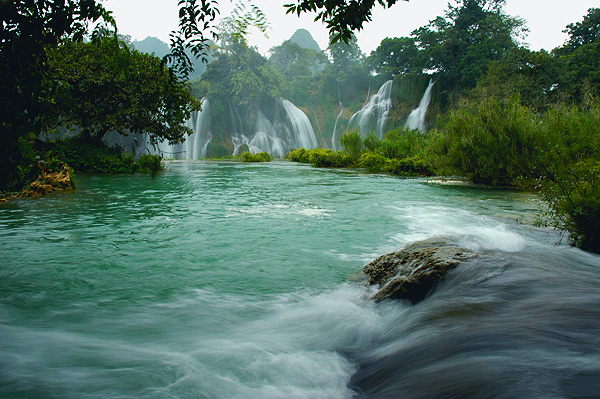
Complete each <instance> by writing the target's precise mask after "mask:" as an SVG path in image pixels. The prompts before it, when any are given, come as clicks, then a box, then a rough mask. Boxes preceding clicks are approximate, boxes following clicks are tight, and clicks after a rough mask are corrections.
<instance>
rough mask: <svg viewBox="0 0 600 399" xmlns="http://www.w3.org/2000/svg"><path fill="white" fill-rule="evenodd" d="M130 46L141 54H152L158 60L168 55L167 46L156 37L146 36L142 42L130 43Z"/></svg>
mask: <svg viewBox="0 0 600 399" xmlns="http://www.w3.org/2000/svg"><path fill="white" fill-rule="evenodd" d="M131 45H132V46H133V47H134V48H135V49H136V50H138V51H141V52H142V53H149V54H152V53H154V55H155V56H157V57H160V58H162V57H164V56H165V55H167V54H169V45H168V44H167V43H165V42H163V41H162V40H160V39H158V38H156V37H151V36H148V37H147V38H145V39H144V40H140V41H137V40H136V41H134V42H132V43H131Z"/></svg>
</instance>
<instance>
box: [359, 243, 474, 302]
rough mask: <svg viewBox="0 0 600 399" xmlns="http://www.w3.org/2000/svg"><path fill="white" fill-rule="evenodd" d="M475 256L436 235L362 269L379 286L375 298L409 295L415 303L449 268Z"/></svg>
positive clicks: (407, 297) (376, 299)
mask: <svg viewBox="0 0 600 399" xmlns="http://www.w3.org/2000/svg"><path fill="white" fill-rule="evenodd" d="M475 256H476V254H475V253H474V252H471V251H469V250H468V249H465V248H460V247H458V246H455V245H453V244H451V243H449V242H448V240H445V239H444V238H434V239H429V240H425V241H419V242H415V243H413V244H410V245H408V246H406V247H404V248H403V249H401V250H400V251H397V252H392V253H389V254H386V255H382V256H380V257H379V258H377V259H375V260H374V261H373V262H371V263H369V264H368V265H366V266H365V267H364V269H363V272H364V273H365V274H366V275H367V276H368V277H369V284H379V286H380V289H379V291H378V292H377V293H376V294H375V295H374V296H373V298H372V299H374V300H375V301H381V300H384V299H408V300H410V301H411V302H412V303H413V304H415V303H417V302H420V301H422V300H423V299H424V298H425V297H426V296H427V294H428V293H429V292H431V291H432V290H433V289H434V287H435V286H436V285H437V283H438V282H439V281H440V280H442V279H443V278H444V276H445V275H446V273H447V272H448V271H450V270H452V269H454V268H455V267H456V266H458V265H459V264H460V263H461V262H463V261H465V260H467V259H469V258H472V257H475Z"/></svg>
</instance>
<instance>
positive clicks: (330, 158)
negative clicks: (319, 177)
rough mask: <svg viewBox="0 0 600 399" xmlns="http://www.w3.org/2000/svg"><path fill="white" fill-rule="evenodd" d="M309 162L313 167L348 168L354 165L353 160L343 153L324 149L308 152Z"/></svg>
mask: <svg viewBox="0 0 600 399" xmlns="http://www.w3.org/2000/svg"><path fill="white" fill-rule="evenodd" d="M307 155H308V160H309V162H310V163H311V164H312V165H313V166H317V167H332V168H346V167H350V166H352V165H353V160H352V158H351V157H350V156H349V155H348V154H346V153H344V152H341V151H333V150H329V149H323V148H315V149H312V150H307Z"/></svg>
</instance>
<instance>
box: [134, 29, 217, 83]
mask: <svg viewBox="0 0 600 399" xmlns="http://www.w3.org/2000/svg"><path fill="white" fill-rule="evenodd" d="M131 45H132V46H133V47H134V48H135V49H136V50H138V51H141V52H143V53H149V54H154V55H155V56H157V57H160V58H162V57H164V56H165V55H167V54H169V52H170V49H169V45H168V44H167V43H165V42H163V41H162V40H160V39H158V38H156V37H152V36H148V37H147V38H145V39H144V40H139V41H138V40H136V41H134V42H132V43H131ZM187 55H188V57H190V60H191V61H192V64H193V65H194V72H192V73H191V74H190V77H189V79H190V80H197V79H200V77H201V76H202V74H203V73H204V71H206V64H205V63H203V62H202V61H201V60H200V59H197V58H196V57H194V56H193V55H192V53H191V52H190V51H187ZM212 59H213V58H212V57H211V56H210V55H209V56H208V62H211V61H212Z"/></svg>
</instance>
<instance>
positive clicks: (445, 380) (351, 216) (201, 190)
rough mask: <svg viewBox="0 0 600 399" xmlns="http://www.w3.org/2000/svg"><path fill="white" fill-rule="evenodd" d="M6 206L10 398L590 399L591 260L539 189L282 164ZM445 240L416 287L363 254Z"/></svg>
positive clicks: (86, 184)
mask: <svg viewBox="0 0 600 399" xmlns="http://www.w3.org/2000/svg"><path fill="white" fill-rule="evenodd" d="M76 182H77V185H78V188H77V190H75V191H73V192H70V193H63V194H56V195H51V196H47V197H45V198H42V199H19V200H15V201H12V202H9V203H6V204H2V205H0V243H1V244H0V396H1V397H2V398H7V399H8V398H311V399H312V398H428V399H429V398H477V399H481V398H598V397H599V395H600V394H599V392H600V257H599V256H598V255H593V254H589V253H585V252H583V251H580V250H578V249H575V248H571V247H569V246H567V245H565V244H559V243H558V241H559V239H560V236H559V234H558V233H557V232H555V231H552V230H549V229H541V228H537V227H534V226H533V221H534V217H535V213H536V211H537V205H536V203H535V197H533V196H532V195H529V194H524V193H519V192H512V191H505V190H488V189H482V188H476V187H471V186H468V185H458V184H443V183H436V182H431V181H427V180H425V179H398V178H394V177H389V176H380V175H369V174H362V173H359V172H356V171H348V170H331V169H316V168H311V167H309V166H306V165H298V164H293V163H288V162H283V161H281V162H272V163H268V164H243V163H236V162H169V163H167V168H166V170H165V171H163V172H161V173H159V174H158V175H157V176H155V177H150V176H146V175H133V176H131V175H112V176H95V175H81V176H78V177H77V179H76ZM441 235H445V236H449V237H452V239H453V240H455V241H457V242H458V243H459V244H460V245H462V246H464V247H467V248H469V249H471V250H473V251H475V252H477V253H478V254H479V256H478V257H477V261H475V262H469V264H468V265H465V266H464V267H460V266H459V267H458V268H457V269H455V270H453V271H452V272H451V273H450V274H449V275H448V278H447V279H446V280H445V281H444V282H443V283H442V284H441V285H440V286H438V287H437V289H436V290H435V291H434V292H433V293H432V294H431V295H430V296H429V297H428V298H426V299H425V300H424V301H422V302H420V303H418V304H416V305H414V306H413V305H411V304H410V303H409V302H404V301H384V302H381V303H374V302H373V301H371V300H370V299H369V296H370V295H372V294H373V289H372V288H370V287H366V286H365V285H364V284H363V283H362V282H361V281H360V278H359V276H360V271H361V268H362V267H363V266H364V265H365V264H366V263H368V262H369V261H371V260H372V259H374V258H375V257H377V256H378V255H381V254H383V253H386V252H389V251H392V250H394V249H398V248H400V247H402V246H403V245H405V244H408V243H410V242H413V241H416V240H421V239H426V238H430V237H435V236H441Z"/></svg>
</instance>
